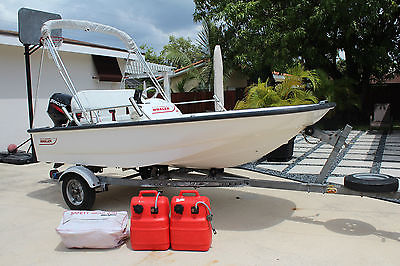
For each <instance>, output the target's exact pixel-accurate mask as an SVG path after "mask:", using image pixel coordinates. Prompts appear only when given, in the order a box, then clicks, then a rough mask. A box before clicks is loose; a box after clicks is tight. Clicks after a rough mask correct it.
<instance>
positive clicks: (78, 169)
mask: <svg viewBox="0 0 400 266" xmlns="http://www.w3.org/2000/svg"><path fill="white" fill-rule="evenodd" d="M70 174H76V175H79V176H81V177H82V178H83V179H85V181H86V182H87V183H88V185H89V187H90V188H95V187H99V186H100V180H99V179H98V178H97V176H96V175H95V174H94V173H93V172H92V171H90V170H89V169H87V168H86V167H84V166H80V165H78V166H71V167H69V168H68V169H67V170H65V171H64V172H63V173H62V175H61V176H60V179H59V182H62V181H63V179H64V177H66V176H68V175H70Z"/></svg>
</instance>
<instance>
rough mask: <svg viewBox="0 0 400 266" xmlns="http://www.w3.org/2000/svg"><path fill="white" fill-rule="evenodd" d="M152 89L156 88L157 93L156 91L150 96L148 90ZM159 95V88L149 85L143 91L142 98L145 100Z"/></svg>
mask: <svg viewBox="0 0 400 266" xmlns="http://www.w3.org/2000/svg"><path fill="white" fill-rule="evenodd" d="M150 90H155V93H154V95H153V96H152V97H150V98H149V97H148V96H147V92H148V91H150ZM157 95H158V90H157V89H156V88H155V87H148V88H146V89H145V90H143V92H142V99H143V100H147V99H153V98H156V97H157Z"/></svg>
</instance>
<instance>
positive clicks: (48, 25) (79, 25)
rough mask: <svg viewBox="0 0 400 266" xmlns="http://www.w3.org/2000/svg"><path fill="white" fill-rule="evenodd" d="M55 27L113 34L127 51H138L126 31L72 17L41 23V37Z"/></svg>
mask: <svg viewBox="0 0 400 266" xmlns="http://www.w3.org/2000/svg"><path fill="white" fill-rule="evenodd" d="M55 29H76V30H83V31H87V32H88V31H92V32H99V33H104V34H109V35H113V36H116V37H117V38H119V39H120V40H121V41H122V42H123V43H124V44H125V46H126V48H127V49H128V51H132V52H138V48H137V46H136V43H135V42H134V41H133V39H132V38H131V37H130V36H129V35H128V34H127V33H125V32H123V31H121V30H119V29H116V28H114V27H111V26H107V25H103V24H100V23H96V22H90V21H85V20H72V19H56V20H49V21H47V22H45V23H43V26H42V29H41V32H42V38H43V39H45V38H47V37H49V36H50V34H51V30H55Z"/></svg>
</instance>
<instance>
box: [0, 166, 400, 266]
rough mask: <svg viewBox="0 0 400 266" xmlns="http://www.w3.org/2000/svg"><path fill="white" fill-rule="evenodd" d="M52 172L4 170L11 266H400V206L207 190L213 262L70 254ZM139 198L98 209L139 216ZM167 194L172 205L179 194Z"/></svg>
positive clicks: (127, 192) (160, 255)
mask: <svg viewBox="0 0 400 266" xmlns="http://www.w3.org/2000/svg"><path fill="white" fill-rule="evenodd" d="M50 168H51V165H49V164H44V163H38V164H31V165H24V166H15V165H6V164H0V206H1V207H0V208H1V219H0V239H1V240H2V241H1V242H0V245H1V246H0V258H1V259H0V260H1V264H2V265H166V264H172V265H188V264H191V265H213V264H216V265H311V264H314V265H316V264H319V265H322V264H324V265H338V264H340V265H398V264H399V260H400V252H399V249H400V222H399V221H400V205H398V204H395V203H390V202H385V201H380V200H376V199H370V198H361V197H351V196H340V195H322V194H312V193H304V192H288V191H279V190H271V189H257V188H203V189H199V192H200V194H202V195H205V196H208V197H209V198H210V199H211V204H212V209H213V211H214V213H215V216H214V224H215V227H216V229H217V231H218V233H217V235H215V236H214V238H213V243H212V247H211V249H210V250H209V251H208V252H178V251H173V250H168V251H162V252H151V251H147V252H138V251H133V250H132V249H131V247H130V244H129V242H128V243H127V244H125V245H123V246H121V247H120V248H117V249H111V250H88V249H83V250H79V249H66V248H65V247H64V246H63V244H62V243H61V241H60V238H59V236H58V235H57V233H56V232H55V228H56V227H57V226H58V224H59V222H60V220H61V217H62V213H63V211H64V210H65V209H66V205H65V203H64V201H63V199H62V195H61V188H60V184H58V183H57V182H56V181H52V180H50V179H49V178H48V171H49V169H50ZM235 171H236V170H235ZM236 172H240V173H244V172H242V171H240V170H237V171H236ZM245 174H246V175H248V176H251V177H257V178H269V179H275V178H273V177H270V176H267V175H264V174H258V173H249V172H246V173H245ZM138 191H139V189H138V188H132V187H118V186H114V187H110V191H108V192H106V193H100V194H97V198H96V203H95V206H94V209H102V210H112V211H119V210H127V211H129V202H130V199H131V197H132V196H135V195H137V194H138ZM164 191H165V192H164V195H166V196H168V197H169V198H171V197H172V196H173V195H176V194H177V193H178V192H179V189H175V188H169V189H165V190H164Z"/></svg>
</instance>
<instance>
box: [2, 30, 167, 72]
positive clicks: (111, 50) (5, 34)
mask: <svg viewBox="0 0 400 266" xmlns="http://www.w3.org/2000/svg"><path fill="white" fill-rule="evenodd" d="M0 44H4V45H11V46H20V47H22V46H23V44H22V43H21V42H20V41H19V38H18V32H16V31H10V30H0ZM58 49H59V50H60V51H64V52H72V53H80V54H89V55H98V56H107V57H115V58H122V59H126V57H127V53H128V51H127V50H125V49H121V48H115V47H110V46H105V45H100V44H95V43H90V42H84V41H78V40H74V39H70V38H63V45H62V46H61V47H60V48H58ZM131 59H133V60H131V65H132V66H131V67H130V69H129V71H127V72H128V73H129V74H133V75H136V76H141V75H142V76H143V73H144V70H143V69H142V68H140V66H139V65H140V64H139V63H138V62H137V60H134V57H131ZM148 64H149V66H150V68H151V69H152V71H153V72H155V73H156V72H165V71H167V72H171V71H172V69H173V67H170V66H165V65H159V64H153V63H148Z"/></svg>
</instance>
